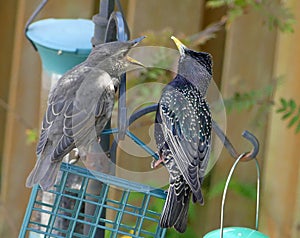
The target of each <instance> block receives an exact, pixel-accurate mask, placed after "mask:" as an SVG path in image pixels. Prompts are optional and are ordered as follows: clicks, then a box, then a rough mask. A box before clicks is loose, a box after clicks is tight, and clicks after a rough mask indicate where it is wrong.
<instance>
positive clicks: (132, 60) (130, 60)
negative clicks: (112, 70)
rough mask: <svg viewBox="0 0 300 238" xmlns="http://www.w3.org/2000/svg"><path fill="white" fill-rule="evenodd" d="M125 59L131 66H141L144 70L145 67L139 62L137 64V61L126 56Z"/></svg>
mask: <svg viewBox="0 0 300 238" xmlns="http://www.w3.org/2000/svg"><path fill="white" fill-rule="evenodd" d="M126 59H127V60H128V61H129V62H130V63H132V64H135V65H139V66H142V67H144V68H146V66H145V65H143V64H142V63H141V62H139V61H137V60H135V59H133V58H131V57H130V56H128V55H127V56H126Z"/></svg>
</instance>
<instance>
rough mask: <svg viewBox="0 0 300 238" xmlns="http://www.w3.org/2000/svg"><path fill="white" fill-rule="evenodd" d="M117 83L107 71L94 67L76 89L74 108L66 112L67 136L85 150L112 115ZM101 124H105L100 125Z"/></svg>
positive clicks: (65, 133)
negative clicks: (98, 124)
mask: <svg viewBox="0 0 300 238" xmlns="http://www.w3.org/2000/svg"><path fill="white" fill-rule="evenodd" d="M114 92H115V89H114V85H113V81H112V78H111V77H110V75H109V74H108V73H106V72H105V71H103V70H100V69H94V70H92V71H91V72H89V74H88V75H87V76H86V78H85V80H84V81H83V83H82V84H81V86H80V88H79V89H78V90H77V92H76V96H75V99H74V101H73V104H72V108H70V110H69V111H68V110H67V111H66V114H65V120H64V135H66V136H70V137H72V138H73V139H74V143H75V146H76V147H77V148H79V147H80V146H84V147H85V148H86V149H87V147H88V146H89V144H90V143H92V142H94V141H95V140H96V139H97V136H98V135H99V133H100V131H99V128H100V130H101V131H102V130H103V128H104V126H105V125H106V123H107V121H108V119H109V118H110V116H111V112H112V108H113V104H114V94H115V93H114ZM96 123H100V124H101V125H102V126H100V127H99V126H97V128H96V125H95V124H96Z"/></svg>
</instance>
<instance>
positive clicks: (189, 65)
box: [171, 36, 212, 95]
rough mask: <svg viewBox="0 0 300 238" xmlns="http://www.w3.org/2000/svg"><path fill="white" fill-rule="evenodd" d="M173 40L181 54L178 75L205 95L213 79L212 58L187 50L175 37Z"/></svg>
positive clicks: (204, 53)
mask: <svg viewBox="0 0 300 238" xmlns="http://www.w3.org/2000/svg"><path fill="white" fill-rule="evenodd" d="M171 39H172V40H173V41H174V42H175V44H176V46H177V48H178V50H179V53H180V58H179V62H178V74H180V75H181V76H183V77H184V78H185V79H187V80H189V81H190V82H191V83H193V84H194V85H195V86H196V87H197V88H199V90H200V92H201V93H202V94H203V95H205V94H206V91H207V88H208V86H209V83H210V81H211V79H212V56H211V55H210V54H209V53H206V52H197V51H194V50H191V49H189V48H187V47H186V46H185V45H184V44H183V43H181V42H180V41H179V40H178V39H177V38H176V37H174V36H172V37H171Z"/></svg>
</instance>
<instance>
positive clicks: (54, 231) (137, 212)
mask: <svg viewBox="0 0 300 238" xmlns="http://www.w3.org/2000/svg"><path fill="white" fill-rule="evenodd" d="M74 175H75V176H77V178H78V181H77V183H76V186H74V183H69V180H70V178H71V176H74ZM93 180H97V181H101V182H102V188H101V190H99V193H98V194H90V193H88V191H87V188H88V186H89V184H90V183H91V182H92V181H93ZM72 181H73V179H72ZM165 197H166V194H165V193H164V191H163V190H160V189H154V188H152V187H150V186H147V185H143V184H139V183H135V182H132V181H127V180H125V179H121V178H118V177H115V176H112V175H107V174H103V173H100V172H95V171H93V173H91V171H90V170H87V169H85V168H82V167H78V166H74V165H70V164H66V163H63V164H62V166H61V179H60V181H59V182H58V183H57V184H56V185H55V187H54V189H53V190H50V191H48V192H43V193H42V190H41V189H40V187H39V186H35V187H34V188H33V190H32V194H31V197H30V201H29V203H28V207H27V211H26V214H25V218H24V221H23V225H22V229H21V232H20V235H19V237H26V236H27V235H28V236H29V237H95V234H96V232H97V229H101V230H102V232H103V234H104V236H103V237H164V236H165V233H166V229H162V228H161V227H160V226H159V219H160V214H161V213H160V212H161V211H162V206H163V204H164V201H165ZM45 198H46V199H45ZM47 198H50V199H47ZM154 200H156V201H155V206H153V202H154ZM157 200H160V201H161V202H157ZM87 204H89V205H93V206H94V209H93V213H91V214H87V213H86V212H85V211H84V210H85V209H84V208H85V206H86V205H87ZM157 204H160V206H157ZM104 213H106V215H105V216H102V214H104Z"/></svg>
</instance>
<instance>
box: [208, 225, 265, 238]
mask: <svg viewBox="0 0 300 238" xmlns="http://www.w3.org/2000/svg"><path fill="white" fill-rule="evenodd" d="M219 237H220V229H218V230H214V231H211V232H209V233H207V234H206V235H205V236H204V238H219ZM223 238H268V236H266V235H264V234H263V233H261V232H259V231H256V230H253V229H250V228H246V227H226V228H224V229H223Z"/></svg>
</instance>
